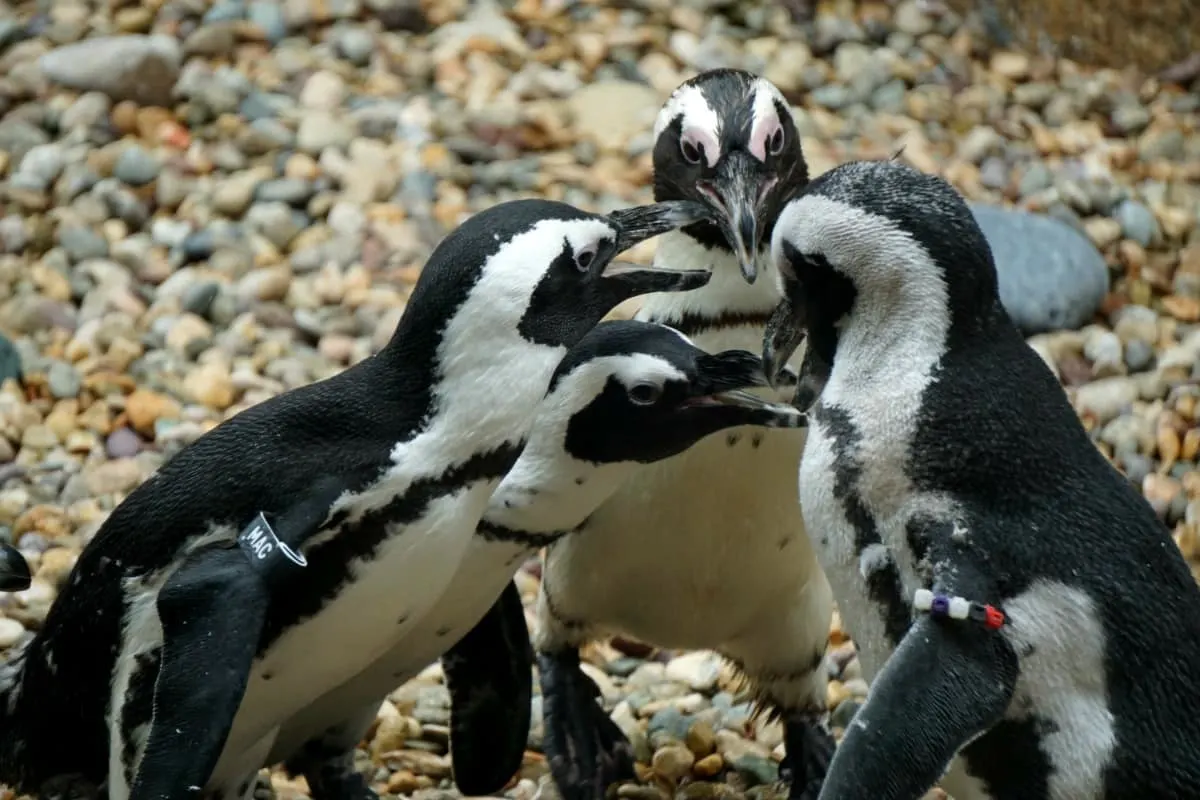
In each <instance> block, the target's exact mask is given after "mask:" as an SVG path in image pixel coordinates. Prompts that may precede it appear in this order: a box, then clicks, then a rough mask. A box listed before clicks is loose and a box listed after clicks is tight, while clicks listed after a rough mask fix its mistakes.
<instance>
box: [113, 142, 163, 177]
mask: <svg viewBox="0 0 1200 800" xmlns="http://www.w3.org/2000/svg"><path fill="white" fill-rule="evenodd" d="M160 169H161V165H160V164H159V163H158V159H156V158H155V157H154V156H153V155H152V154H150V153H148V152H146V150H145V149H144V148H142V147H139V146H137V145H134V146H132V147H127V148H125V149H124V150H122V151H121V155H120V156H118V157H117V162H116V163H115V164H114V165H113V175H114V176H115V177H116V178H117V179H118V180H120V181H122V182H124V183H127V184H129V185H130V186H145V185H146V184H147V183H150V182H151V181H153V180H154V179H155V178H157V177H158V173H159V170H160Z"/></svg>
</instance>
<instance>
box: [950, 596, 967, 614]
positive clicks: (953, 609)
mask: <svg viewBox="0 0 1200 800" xmlns="http://www.w3.org/2000/svg"><path fill="white" fill-rule="evenodd" d="M970 613H971V601H970V600H967V599H966V598H965V597H952V598H950V616H951V617H952V618H953V619H966V618H967V617H968V616H969V615H970Z"/></svg>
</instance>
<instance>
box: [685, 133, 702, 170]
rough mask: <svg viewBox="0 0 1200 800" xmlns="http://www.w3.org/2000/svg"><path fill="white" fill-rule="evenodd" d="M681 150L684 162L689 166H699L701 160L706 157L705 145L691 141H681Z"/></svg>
mask: <svg viewBox="0 0 1200 800" xmlns="http://www.w3.org/2000/svg"><path fill="white" fill-rule="evenodd" d="M679 150H680V152H681V153H683V160H684V161H686V162H688V163H689V164H699V163H700V159H702V158H703V157H704V145H702V144H697V143H696V142H693V141H691V140H690V139H681V140H680V141H679Z"/></svg>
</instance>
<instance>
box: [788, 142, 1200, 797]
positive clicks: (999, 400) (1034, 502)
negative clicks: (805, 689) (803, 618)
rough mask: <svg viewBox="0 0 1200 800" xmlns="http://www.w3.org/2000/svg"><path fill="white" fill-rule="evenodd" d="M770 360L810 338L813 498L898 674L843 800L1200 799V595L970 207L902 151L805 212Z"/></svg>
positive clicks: (860, 744)
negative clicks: (1013, 311) (1074, 403)
mask: <svg viewBox="0 0 1200 800" xmlns="http://www.w3.org/2000/svg"><path fill="white" fill-rule="evenodd" d="M771 252H772V257H773V259H774V261H775V263H776V265H777V269H778V275H779V279H780V283H781V290H782V293H783V295H784V296H785V298H786V299H785V300H784V301H783V302H782V303H781V304H780V307H779V310H778V312H777V314H776V315H775V316H774V317H773V318H772V321H771V323H770V324H769V325H768V333H767V335H766V337H765V342H764V361H766V362H767V364H768V370H770V369H772V368H773V365H776V364H782V363H784V361H785V360H786V359H787V358H788V357H789V356H790V355H791V353H792V350H793V349H794V347H795V346H796V343H797V342H798V341H799V340H800V338H801V337H802V336H804V332H805V331H807V339H808V345H807V353H808V354H809V355H810V356H812V357H813V363H812V364H811V365H810V368H809V373H810V374H811V375H812V376H813V377H814V378H815V380H816V385H817V387H818V388H819V392H818V393H817V395H816V397H815V399H814V402H813V404H812V406H811V411H810V417H809V425H810V426H811V430H810V432H809V434H808V439H807V443H806V445H805V450H804V459H803V461H802V467H801V469H800V473H799V487H800V489H799V491H800V498H801V503H802V508H803V510H804V518H805V521H806V522H807V523H808V530H809V531H810V532H812V533H813V535H814V544H815V546H816V549H817V553H818V554H819V557H820V559H821V563H822V565H823V567H824V569H825V571H826V574H827V575H828V576H829V580H830V582H831V584H832V585H833V587H834V590H835V596H836V599H837V603H838V608H839V610H840V612H841V615H842V618H843V620H844V621H845V623H846V625H847V628H848V630H849V632H850V634H851V635H852V636H853V638H854V641H855V643H856V644H857V645H858V648H859V653H860V657H861V660H862V666H863V669H864V673H865V675H866V677H868V679H872V686H871V692H870V695H869V697H868V699H867V701H866V704H865V705H864V706H863V707H862V708H861V709H860V710H859V711H858V712H857V715H856V716H855V717H854V719H853V721H852V722H851V724H850V725H849V727H848V729H847V732H846V736H845V738H844V739H843V740H842V743H841V746H840V748H839V749H838V751H837V754H836V756H835V757H834V759H833V762H832V764H831V765H830V768H829V773H828V775H827V777H826V780H825V785H824V788H823V789H822V791H821V795H820V797H821V798H827V799H828V800H854V799H855V798H861V799H862V800H868V798H869V800H914V799H915V798H919V797H921V796H922V795H923V794H924V793H925V792H926V791H927V790H928V789H929V788H930V787H932V786H933V785H934V784H935V783H936V782H938V781H939V780H941V779H942V778H943V772H944V771H945V770H947V767H950V769H949V772H948V773H947V774H946V776H945V779H944V780H942V784H941V785H942V787H943V788H944V789H945V790H946V791H948V792H950V794H951V795H952V796H953V797H954V798H955V800H982V799H983V798H995V800H1001V799H1003V800H1017V798H1020V800H1098V799H1100V798H1104V799H1106V800H1133V799H1134V798H1151V797H1153V798H1156V800H1158V799H1160V798H1161V800H1184V798H1197V797H1200V748H1198V747H1197V742H1200V589H1197V587H1196V584H1195V582H1194V580H1193V578H1192V576H1191V574H1190V572H1189V570H1188V567H1187V565H1186V564H1185V562H1184V559H1183V557H1182V555H1181V554H1180V552H1179V550H1178V548H1177V547H1176V546H1175V544H1174V543H1173V542H1172V540H1171V536H1170V534H1169V532H1168V531H1167V530H1166V529H1165V528H1164V526H1163V525H1162V524H1161V523H1160V522H1159V521H1158V519H1157V518H1156V517H1155V515H1154V512H1153V511H1152V510H1151V508H1150V506H1149V504H1147V503H1146V502H1145V500H1144V499H1143V498H1142V497H1141V496H1140V495H1139V493H1138V492H1137V490H1136V489H1135V488H1134V487H1133V486H1132V485H1131V484H1130V483H1129V482H1128V481H1127V480H1126V479H1125V478H1124V477H1123V476H1122V475H1121V474H1120V473H1119V472H1118V471H1117V470H1116V469H1115V468H1114V467H1113V466H1111V465H1110V464H1109V463H1108V461H1106V460H1105V458H1104V457H1103V455H1101V453H1100V452H1099V451H1098V450H1097V449H1096V447H1095V446H1094V445H1093V444H1092V442H1091V441H1090V439H1089V437H1088V435H1087V433H1086V432H1085V431H1084V428H1083V426H1082V425H1081V424H1080V421H1079V419H1078V417H1077V416H1076V414H1075V412H1074V411H1073V410H1072V408H1071V405H1070V403H1069V402H1068V399H1067V397H1066V394H1065V393H1064V392H1063V390H1062V388H1061V387H1060V385H1059V383H1058V381H1057V380H1056V379H1055V377H1054V376H1053V375H1052V374H1051V372H1050V370H1049V369H1048V368H1047V367H1046V365H1045V364H1044V363H1043V361H1042V360H1041V358H1039V357H1038V356H1037V355H1036V354H1035V353H1034V351H1033V350H1032V349H1031V348H1030V347H1029V346H1028V345H1027V344H1026V343H1025V341H1024V339H1023V338H1022V336H1021V334H1020V333H1019V332H1018V330H1017V328H1016V327H1015V326H1014V324H1013V323H1012V321H1011V320H1010V318H1009V316H1008V315H1007V313H1006V312H1005V310H1004V308H1003V307H1002V305H1001V303H1000V299H999V296H998V293H997V278H996V269H995V266H994V263H993V259H992V254H991V250H990V248H989V246H988V243H987V241H986V239H985V238H984V235H983V233H982V232H981V231H980V229H979V227H978V226H977V225H976V223H975V221H974V218H973V216H972V215H971V212H970V211H969V209H968V208H967V206H966V204H965V203H964V202H963V200H962V198H961V197H960V196H959V194H958V193H957V192H956V191H955V190H954V189H953V188H952V187H951V186H950V185H949V184H947V183H946V182H945V181H943V180H942V179H940V178H937V177H934V176H931V175H926V174H923V173H921V172H918V171H916V170H914V169H912V168H910V167H908V166H905V165H903V164H900V163H896V162H859V163H851V164H846V165H843V166H840V167H837V168H835V169H833V170H831V171H829V172H827V173H825V174H824V175H821V176H820V177H818V178H816V179H815V180H814V181H813V182H812V183H811V184H810V185H809V186H808V188H807V189H806V190H805V191H804V192H803V193H802V194H801V195H800V196H799V197H797V198H796V199H794V200H792V201H791V202H790V203H789V204H788V206H787V208H786V209H785V210H784V211H783V213H782V215H781V216H780V218H779V221H778V223H777V224H776V229H775V234H774V237H773V241H772V248H771Z"/></svg>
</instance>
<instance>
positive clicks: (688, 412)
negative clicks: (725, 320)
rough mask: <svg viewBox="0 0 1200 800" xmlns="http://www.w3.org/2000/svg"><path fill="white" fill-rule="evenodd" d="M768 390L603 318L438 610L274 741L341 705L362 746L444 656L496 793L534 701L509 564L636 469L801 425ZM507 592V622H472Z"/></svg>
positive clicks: (570, 526) (733, 357) (563, 367)
mask: <svg viewBox="0 0 1200 800" xmlns="http://www.w3.org/2000/svg"><path fill="white" fill-rule="evenodd" d="M790 379H791V380H792V381H794V379H795V376H794V374H792V375H791V376H790ZM788 380H789V376H787V375H784V376H782V377H781V378H780V382H781V383H782V384H783V385H787V383H786V382H787V381H788ZM765 385H766V384H765V382H764V379H763V378H762V377H761V366H760V362H759V359H758V356H757V355H752V354H751V353H749V352H747V351H730V352H726V353H719V354H717V355H714V356H710V355H708V354H706V353H705V352H704V351H702V350H700V349H699V348H697V347H696V346H695V345H694V344H693V343H691V342H690V340H688V339H687V338H686V337H684V336H683V335H682V334H679V333H678V332H677V331H674V330H672V329H670V328H667V327H665V326H661V325H657V324H652V323H646V322H633V321H614V322H606V323H601V324H600V325H599V326H598V327H597V328H595V329H593V331H592V332H590V333H588V334H587V335H585V336H584V337H583V339H581V340H580V341H579V343H578V344H577V345H575V347H573V348H572V349H571V351H570V352H568V354H567V355H566V357H565V358H564V359H563V361H562V362H560V364H559V366H558V368H557V370H556V371H555V374H554V376H553V377H552V378H551V382H550V388H549V390H548V393H547V395H546V397H545V398H544V399H543V400H542V402H541V403H540V405H539V406H538V410H537V411H536V412H535V416H534V423H533V425H532V428H531V433H530V435H529V438H528V440H527V443H526V444H525V446H524V448H523V450H522V452H521V455H520V457H519V458H518V460H517V462H516V463H515V465H514V466H513V468H512V469H511V470H510V471H509V472H508V473H507V474H506V475H505V477H504V478H503V479H502V481H501V482H500V484H499V486H498V488H497V489H496V491H495V492H494V493H493V494H492V497H491V499H490V500H489V504H488V510H487V512H486V513H485V514H484V516H483V518H482V520H481V522H480V524H479V527H478V530H477V535H476V538H475V540H474V541H472V543H471V546H470V548H469V550H468V551H467V554H466V555H465V556H464V557H463V558H462V560H461V562H460V565H459V567H458V570H457V572H456V573H455V576H454V578H453V580H452V581H451V582H450V584H449V585H448V587H447V589H446V590H445V592H444V595H443V596H444V598H445V599H444V600H443V601H442V602H440V603H439V604H438V606H437V609H436V611H435V612H432V613H430V614H429V615H427V616H426V617H425V618H424V619H423V620H422V621H421V622H420V624H419V625H418V627H417V628H415V629H414V630H413V632H412V633H411V634H410V635H409V636H408V637H406V639H405V642H404V643H403V645H401V646H397V647H396V648H394V649H393V650H392V651H390V652H389V653H388V654H387V655H385V656H383V657H381V658H379V659H378V660H376V661H375V662H374V663H373V664H372V665H371V667H370V668H369V669H367V670H365V671H363V672H361V673H359V674H358V675H356V676H355V677H354V679H353V680H352V681H350V682H348V683H347V684H346V685H344V686H342V687H339V689H338V690H337V691H336V692H330V693H327V694H326V695H325V696H324V697H322V698H321V699H320V700H319V701H318V702H314V703H312V704H310V705H309V706H308V707H306V708H305V709H304V710H303V711H301V712H300V713H299V714H297V715H296V717H294V718H293V719H292V721H291V722H290V723H289V726H288V727H289V730H288V731H287V732H285V733H284V734H283V735H282V737H281V738H280V739H277V740H276V745H275V746H276V748H277V749H278V750H279V751H280V752H284V753H286V752H289V751H291V750H292V749H294V747H295V743H293V744H289V743H288V742H287V741H286V740H285V739H284V738H283V737H290V738H291V739H293V740H295V739H299V740H300V741H303V740H305V739H308V738H309V737H312V736H313V735H314V734H315V733H317V732H318V731H320V730H321V727H322V725H324V724H327V720H328V719H329V718H330V716H331V715H334V714H336V713H337V712H336V711H335V709H347V708H354V709H362V712H361V713H360V714H358V715H356V718H357V720H358V724H360V725H361V726H362V730H358V729H357V728H352V729H353V730H355V731H356V733H354V734H350V738H353V737H354V736H357V737H358V738H357V739H354V742H352V743H351V744H350V745H349V747H351V748H352V747H353V746H354V744H355V743H357V741H359V740H360V739H361V737H362V731H365V729H366V727H367V725H368V724H369V723H370V722H371V721H372V720H373V719H374V717H375V713H376V711H377V709H378V707H379V702H380V697H381V696H383V695H385V694H386V693H387V692H389V691H391V690H392V689H393V688H395V686H397V685H399V684H400V683H403V682H404V681H406V680H408V679H410V678H412V677H414V676H415V675H416V674H417V673H418V672H419V671H421V670H423V669H424V668H425V667H427V666H428V665H429V664H430V663H431V662H433V661H435V660H437V659H438V657H439V656H441V655H442V653H443V651H446V653H445V655H444V656H443V657H442V665H443V670H444V675H445V679H446V683H447V684H448V686H449V687H450V695H451V758H452V763H453V768H454V778H455V782H456V783H457V785H458V787H459V789H460V790H461V791H462V792H463V793H464V794H466V795H468V796H480V795H489V794H496V793H498V792H500V791H501V790H502V789H503V787H504V785H505V784H507V783H508V781H509V780H510V779H511V778H512V776H513V775H514V774H515V773H516V772H517V771H518V770H519V768H520V764H521V759H522V757H523V755H524V752H525V743H526V740H527V737H528V733H529V723H530V700H531V699H532V692H531V688H532V687H531V674H530V670H531V668H532V651H531V650H530V645H529V632H528V629H527V628H526V625H525V613H524V607H523V605H522V603H521V599H520V595H519V593H517V590H516V587H515V585H514V584H512V583H511V579H512V576H513V573H514V572H515V571H516V569H517V568H518V567H519V565H520V564H521V563H522V562H524V561H525V560H526V559H528V558H529V557H531V556H533V555H535V554H536V553H537V551H538V549H539V548H541V547H544V546H546V545H547V544H549V543H550V542H553V541H554V540H556V539H558V538H559V537H561V536H563V535H566V534H567V533H568V532H571V531H573V530H574V529H575V528H577V527H578V525H579V524H580V523H582V522H583V520H584V519H585V518H586V517H587V515H588V514H589V513H591V511H592V510H593V509H594V508H595V506H596V505H598V504H599V502H601V501H602V500H603V499H604V498H606V497H607V496H608V494H610V493H611V492H612V491H613V490H615V489H616V487H617V486H618V485H619V484H620V482H621V481H622V479H623V478H624V477H625V476H626V475H628V473H629V472H630V471H631V470H634V469H636V467H637V465H638V464H641V463H649V462H652V461H655V460H659V459H662V458H666V457H669V456H670V455H674V454H675V453H677V452H680V451H682V450H683V449H686V447H688V446H690V445H691V444H692V443H693V442H694V441H695V440H697V439H699V438H701V437H703V436H705V435H707V434H708V433H711V432H712V431H714V430H719V429H723V428H727V427H731V426H736V425H756V426H759V427H795V426H797V425H800V424H802V421H803V419H802V417H801V416H800V415H799V414H798V412H796V411H795V409H794V408H793V407H792V406H791V405H790V404H789V403H783V404H779V403H768V402H764V401H763V400H762V399H761V398H758V397H756V396H755V395H753V394H751V393H749V392H745V391H741V390H742V389H744V388H750V387H761V386H765ZM655 392H657V393H658V395H657V396H656V397H652V396H651V394H652V393H655ZM631 394H632V395H635V396H637V399H638V400H640V401H641V402H637V401H635V399H634V398H633V397H631ZM501 592H503V594H502V595H501V598H500V599H499V600H497V601H496V602H497V604H499V605H501V606H503V607H504V613H503V614H501V615H500V616H499V620H501V622H502V624H498V625H496V626H495V627H491V626H475V627H472V626H473V625H475V623H476V621H477V620H479V618H480V617H481V616H482V615H483V614H484V613H485V612H486V611H487V610H488V607H489V605H490V604H491V603H492V601H493V599H494V598H495V597H496V596H497V594H499V593H501ZM447 647H449V650H448V651H447ZM500 654H503V656H504V658H503V668H502V669H500V668H498V667H497V661H500V660H501V659H500V658H499V656H500ZM367 711H369V712H370V713H369V714H368V713H367Z"/></svg>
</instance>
